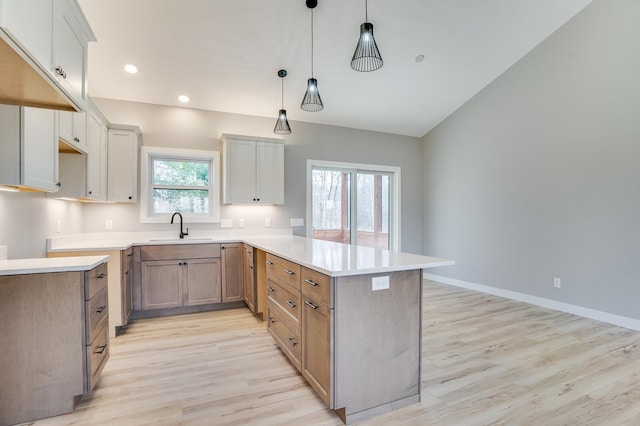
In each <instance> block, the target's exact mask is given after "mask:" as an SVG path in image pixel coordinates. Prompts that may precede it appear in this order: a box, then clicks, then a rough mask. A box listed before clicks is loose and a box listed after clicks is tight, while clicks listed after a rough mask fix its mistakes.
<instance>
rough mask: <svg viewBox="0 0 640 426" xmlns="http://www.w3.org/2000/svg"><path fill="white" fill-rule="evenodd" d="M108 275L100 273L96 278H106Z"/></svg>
mask: <svg viewBox="0 0 640 426" xmlns="http://www.w3.org/2000/svg"><path fill="white" fill-rule="evenodd" d="M106 276H107V274H100V275H98V276H97V277H96V278H97V279H101V278H104V277H106Z"/></svg>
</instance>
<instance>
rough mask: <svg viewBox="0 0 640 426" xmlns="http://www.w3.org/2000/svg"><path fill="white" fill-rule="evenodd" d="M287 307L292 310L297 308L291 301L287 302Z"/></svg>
mask: <svg viewBox="0 0 640 426" xmlns="http://www.w3.org/2000/svg"><path fill="white" fill-rule="evenodd" d="M287 305H289V306H291V307H292V308H295V307H296V304H295V303H293V302H291V301H289V300H287Z"/></svg>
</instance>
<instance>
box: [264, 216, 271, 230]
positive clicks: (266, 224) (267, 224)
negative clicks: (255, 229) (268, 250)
mask: <svg viewBox="0 0 640 426" xmlns="http://www.w3.org/2000/svg"><path fill="white" fill-rule="evenodd" d="M264 226H266V227H267V228H271V218H269V217H268V218H266V219H265V220H264Z"/></svg>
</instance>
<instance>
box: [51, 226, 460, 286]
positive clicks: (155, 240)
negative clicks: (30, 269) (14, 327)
mask: <svg viewBox="0 0 640 426" xmlns="http://www.w3.org/2000/svg"><path fill="white" fill-rule="evenodd" d="M283 231H284V232H278V231H277V230H271V231H270V232H269V233H266V232H263V233H262V235H259V234H260V232H255V233H254V232H252V231H251V230H246V231H244V230H243V231H239V230H229V231H223V232H216V233H212V234H209V235H197V236H191V237H186V238H185V239H182V240H181V239H178V238H176V237H175V235H174V234H164V233H143V232H130V233H117V234H115V233H114V234H112V233H96V234H78V235H76V236H66V237H58V238H53V239H50V240H48V242H47V247H48V250H49V252H77V251H89V252H91V251H113V250H124V249H127V248H129V247H131V246H133V245H149V244H204V243H225V242H243V243H247V244H249V245H251V246H253V247H256V248H258V249H261V250H264V251H266V252H269V253H271V254H274V255H276V256H279V257H282V258H285V259H287V260H290V261H292V262H295V263H298V264H300V265H302V266H306V267H307V268H310V269H313V270H315V271H318V272H321V273H323V274H326V275H330V276H333V277H340V276H349V275H362V274H374V273H384V272H391V271H405V270H412V269H425V268H435V267H438V266H449V265H454V264H455V262H454V261H451V260H447V259H441V258H437V257H429V256H421V255H416V254H411V253H402V252H393V251H388V250H381V249H374V248H370V247H362V246H354V245H348V244H342V243H334V242H330V241H323V240H316V239H312V238H304V237H297V236H293V235H291V233H290V230H283Z"/></svg>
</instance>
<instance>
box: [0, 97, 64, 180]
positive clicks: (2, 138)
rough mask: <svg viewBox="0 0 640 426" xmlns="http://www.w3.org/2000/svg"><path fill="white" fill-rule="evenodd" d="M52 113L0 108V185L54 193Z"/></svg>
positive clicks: (55, 165)
mask: <svg viewBox="0 0 640 426" xmlns="http://www.w3.org/2000/svg"><path fill="white" fill-rule="evenodd" d="M57 134H58V132H57V121H56V112H55V111H53V110H47V109H40V108H25V107H18V106H12V105H0V185H12V186H17V187H23V188H30V189H36V190H41V191H48V192H56V191H57V190H58V186H59V181H58V136H57Z"/></svg>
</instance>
